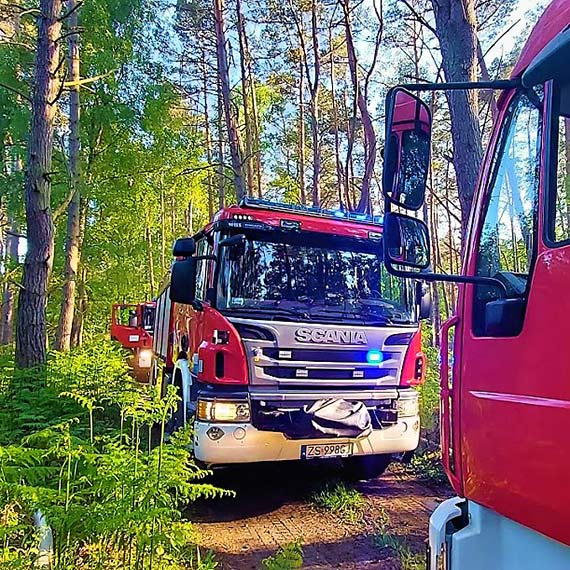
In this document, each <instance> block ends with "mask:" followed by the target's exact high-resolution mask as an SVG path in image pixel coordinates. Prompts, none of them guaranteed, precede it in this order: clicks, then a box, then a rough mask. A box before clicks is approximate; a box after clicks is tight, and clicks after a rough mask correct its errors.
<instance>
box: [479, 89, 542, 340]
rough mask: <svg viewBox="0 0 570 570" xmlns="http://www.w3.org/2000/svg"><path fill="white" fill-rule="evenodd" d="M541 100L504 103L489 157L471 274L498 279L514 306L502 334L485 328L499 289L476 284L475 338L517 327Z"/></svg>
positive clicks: (533, 207)
mask: <svg viewBox="0 0 570 570" xmlns="http://www.w3.org/2000/svg"><path fill="white" fill-rule="evenodd" d="M541 99H542V96H541V95H537V94H535V93H534V92H533V93H531V94H528V95H527V94H520V95H518V96H516V97H515V99H513V101H512V102H511V104H510V110H509V112H508V113H507V115H506V117H505V121H504V125H503V132H502V134H501V137H500V141H499V144H498V146H497V150H496V155H495V158H494V164H493V168H492V177H491V180H490V187H489V189H488V191H487V204H486V212H485V217H484V220H483V224H482V226H481V234H480V238H479V247H478V252H477V261H476V274H477V275H481V276H485V277H494V278H496V279H499V280H500V281H502V282H503V283H504V285H505V287H506V289H507V298H508V299H515V300H518V302H517V301H514V302H512V303H511V304H510V305H509V308H510V309H512V308H514V309H515V311H514V313H511V314H509V318H508V320H509V321H510V323H508V326H505V328H504V331H502V330H501V327H500V326H497V323H495V324H494V326H493V327H492V329H490V328H489V326H488V322H487V321H488V320H489V311H488V309H489V307H488V304H489V303H490V302H494V301H498V300H499V299H500V298H501V297H500V290H499V289H497V288H496V287H492V286H487V285H477V286H476V287H475V295H474V305H473V332H474V334H475V335H477V336H483V335H485V336H513V335H516V334H518V333H519V332H520V329H521V328H522V321H523V318H524V310H525V306H526V298H527V291H528V287H527V282H528V277H529V273H530V269H531V265H532V261H533V258H534V250H535V241H536V219H537V204H538V183H539V172H540V168H539V167H540V139H541V125H542V103H541ZM503 298H504V296H503ZM495 306H496V305H495ZM504 308H506V307H504ZM513 315H518V317H520V318H517V317H516V316H515V317H514V316H513ZM514 320H516V321H517V322H516V323H514V322H513V321H514ZM518 321H520V322H518Z"/></svg>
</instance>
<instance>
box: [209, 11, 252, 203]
mask: <svg viewBox="0 0 570 570" xmlns="http://www.w3.org/2000/svg"><path fill="white" fill-rule="evenodd" d="M214 22H215V30H216V54H217V59H218V74H219V78H220V90H221V99H222V102H223V109H224V117H225V120H226V128H227V131H228V139H229V140H228V142H229V146H230V156H231V160H232V170H233V179H234V184H235V188H236V195H237V198H238V201H239V200H241V199H242V198H243V197H244V196H245V195H246V188H245V182H244V177H243V166H242V164H243V163H242V152H241V144H240V136H239V130H238V127H237V123H236V119H235V116H234V113H233V111H232V102H231V89H230V72H229V65H228V50H227V46H226V42H227V40H226V24H225V17H224V0H214Z"/></svg>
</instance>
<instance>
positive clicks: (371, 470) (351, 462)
mask: <svg viewBox="0 0 570 570" xmlns="http://www.w3.org/2000/svg"><path fill="white" fill-rule="evenodd" d="M391 460H392V456H391V455H390V454H382V455H355V456H354V457H346V458H345V459H343V460H342V464H343V467H344V472H345V475H346V477H347V478H348V479H350V480H351V481H363V480H364V481H366V480H368V479H375V478H376V477H379V476H380V475H382V473H384V471H386V468H387V467H388V465H390V461H391Z"/></svg>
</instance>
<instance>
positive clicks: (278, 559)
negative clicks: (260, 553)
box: [261, 540, 303, 570]
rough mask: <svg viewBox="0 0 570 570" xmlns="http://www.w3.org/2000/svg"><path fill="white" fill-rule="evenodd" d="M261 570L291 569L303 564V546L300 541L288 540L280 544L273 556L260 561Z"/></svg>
mask: <svg viewBox="0 0 570 570" xmlns="http://www.w3.org/2000/svg"><path fill="white" fill-rule="evenodd" d="M261 565H262V568H263V570H293V569H294V568H301V567H302V566H303V548H302V546H301V541H300V540H297V541H295V542H290V543H289V544H286V545H285V546H282V547H281V548H280V549H279V550H278V551H277V552H276V553H275V554H274V555H273V556H270V557H268V558H266V559H265V560H263V561H262V563H261Z"/></svg>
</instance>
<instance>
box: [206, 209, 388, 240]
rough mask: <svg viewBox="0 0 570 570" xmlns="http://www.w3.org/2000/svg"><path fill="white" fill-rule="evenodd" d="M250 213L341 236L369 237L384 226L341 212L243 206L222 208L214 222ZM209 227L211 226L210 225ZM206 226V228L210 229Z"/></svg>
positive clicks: (276, 222) (266, 220)
mask: <svg viewBox="0 0 570 570" xmlns="http://www.w3.org/2000/svg"><path fill="white" fill-rule="evenodd" d="M244 214H245V215H249V216H251V217H252V219H253V220H255V221H258V222H264V223H266V224H269V225H270V226H275V227H279V226H280V224H281V220H288V221H293V222H298V223H299V224H301V229H303V230H305V231H309V232H321V233H325V234H336V235H339V236H346V237H355V238H363V239H368V237H369V232H376V233H378V232H382V226H380V225H377V224H372V223H366V221H364V218H366V216H363V221H358V222H352V221H347V220H343V219H342V217H343V214H342V213H341V212H339V216H338V218H330V217H318V216H311V215H306V214H296V213H294V212H287V211H282V210H275V211H272V210H268V209H260V208H248V207H242V206H230V207H228V208H224V209H222V210H220V211H219V212H218V213H217V214H216V215H215V216H214V222H217V221H220V220H229V219H232V218H233V217H234V216H236V215H238V216H239V215H244ZM208 227H209V226H208ZM208 227H207V228H206V230H207V229H208Z"/></svg>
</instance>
